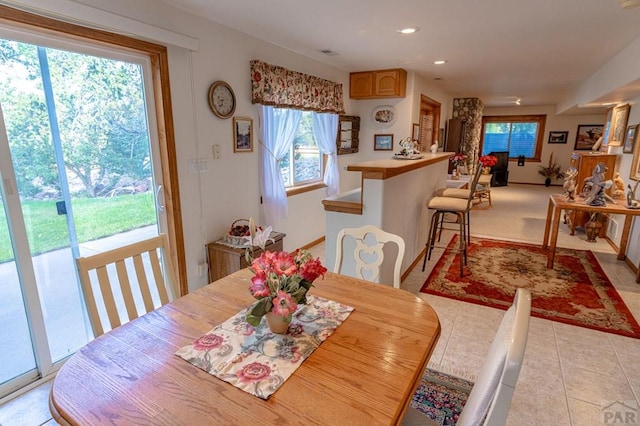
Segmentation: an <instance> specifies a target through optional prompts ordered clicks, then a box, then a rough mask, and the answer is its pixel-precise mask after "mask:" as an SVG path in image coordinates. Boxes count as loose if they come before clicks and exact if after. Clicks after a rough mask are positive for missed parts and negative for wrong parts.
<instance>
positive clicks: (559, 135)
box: [549, 132, 569, 143]
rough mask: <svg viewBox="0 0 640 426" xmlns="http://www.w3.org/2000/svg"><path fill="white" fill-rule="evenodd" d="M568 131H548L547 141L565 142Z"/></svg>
mask: <svg viewBox="0 0 640 426" xmlns="http://www.w3.org/2000/svg"><path fill="white" fill-rule="evenodd" d="M568 136H569V132H549V143H567V137H568Z"/></svg>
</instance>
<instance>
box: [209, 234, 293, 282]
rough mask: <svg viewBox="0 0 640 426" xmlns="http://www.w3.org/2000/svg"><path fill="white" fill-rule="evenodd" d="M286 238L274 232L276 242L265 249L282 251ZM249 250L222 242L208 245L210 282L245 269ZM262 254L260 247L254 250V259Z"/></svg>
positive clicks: (272, 235)
mask: <svg viewBox="0 0 640 426" xmlns="http://www.w3.org/2000/svg"><path fill="white" fill-rule="evenodd" d="M285 236H286V234H283V233H281V232H274V233H272V234H271V237H272V238H273V240H274V241H270V242H269V243H268V244H267V245H266V246H265V249H266V250H268V251H282V250H283V249H282V239H283V238H284V237H285ZM246 251H247V249H246V248H244V247H231V246H228V245H226V244H222V243H221V242H220V241H214V242H212V243H209V244H207V262H208V263H209V282H213V281H215V280H218V279H220V278H222V277H226V276H227V275H229V274H231V273H233V272H236V271H239V270H240V269H244V268H246V267H247V266H249V265H248V264H247V260H246V258H245V253H246ZM261 254H262V250H261V249H260V248H258V247H256V248H254V252H253V257H254V258H255V257H258V256H260V255H261Z"/></svg>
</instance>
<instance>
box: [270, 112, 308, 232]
mask: <svg viewBox="0 0 640 426" xmlns="http://www.w3.org/2000/svg"><path fill="white" fill-rule="evenodd" d="M301 117H302V111H300V110H293V109H282V108H274V107H271V106H267V105H260V123H261V133H260V134H261V137H262V144H261V145H260V146H261V149H260V153H261V159H260V161H261V170H260V173H261V176H260V189H261V190H262V203H263V206H264V217H265V220H266V224H267V225H271V226H273V227H276V226H277V225H278V223H279V222H280V220H282V219H284V218H285V217H287V192H286V190H285V188H284V180H283V179H282V174H281V173H280V165H279V163H280V161H281V160H282V159H283V158H284V157H285V156H287V155H289V149H290V148H291V144H292V143H293V138H294V137H295V135H296V131H297V129H298V124H299V123H300V118H301Z"/></svg>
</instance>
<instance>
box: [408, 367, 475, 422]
mask: <svg viewBox="0 0 640 426" xmlns="http://www.w3.org/2000/svg"><path fill="white" fill-rule="evenodd" d="M472 387H473V382H470V381H468V380H464V379H461V378H459V377H455V376H451V375H449V374H444V373H441V372H439V371H436V370H431V369H429V368H427V369H426V370H425V372H424V374H423V375H422V381H421V382H420V384H419V385H418V389H416V392H415V393H414V394H413V399H412V400H411V403H410V405H411V406H412V407H413V408H415V409H416V410H418V411H419V412H421V413H422V414H424V415H426V416H427V417H429V418H430V419H431V420H433V421H434V422H436V423H437V424H440V425H444V426H448V425H455V424H456V422H457V421H458V416H460V412H461V411H462V407H464V404H465V403H466V402H467V398H468V397H469V393H470V392H471V388H472Z"/></svg>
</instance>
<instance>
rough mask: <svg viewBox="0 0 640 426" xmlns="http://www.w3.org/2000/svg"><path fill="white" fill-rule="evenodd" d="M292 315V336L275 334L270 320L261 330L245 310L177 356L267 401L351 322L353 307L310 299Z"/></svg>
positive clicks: (264, 321) (183, 348) (181, 350)
mask: <svg viewBox="0 0 640 426" xmlns="http://www.w3.org/2000/svg"><path fill="white" fill-rule="evenodd" d="M307 301H308V303H307V304H306V305H300V306H299V307H298V310H297V311H296V312H295V313H294V314H293V319H292V321H291V324H290V325H289V331H288V332H287V334H274V333H272V332H271V331H270V330H269V326H268V325H267V323H266V319H263V320H262V322H260V325H259V326H258V327H253V326H252V325H250V324H248V323H247V322H246V321H245V320H244V317H245V315H246V313H247V311H248V310H249V308H250V307H248V308H245V309H243V310H242V311H240V312H238V313H237V314H236V315H234V316H233V317H231V318H229V319H228V320H227V321H225V322H223V323H222V324H220V325H218V326H217V327H215V328H214V329H212V330H211V331H209V332H208V333H206V334H205V335H203V336H201V337H199V338H197V339H196V340H194V341H193V343H192V344H190V345H187V346H184V347H182V348H180V349H179V350H178V351H177V352H176V355H178V356H179V357H181V358H183V359H185V360H187V361H189V362H190V363H191V364H193V365H195V366H196V367H198V368H200V369H202V370H204V371H206V372H208V373H209V374H211V375H214V376H216V377H218V378H219V379H222V380H224V381H225V382H228V383H231V384H232V385H234V386H236V387H237V388H240V389H242V390H243V391H245V392H248V393H250V394H252V395H255V396H257V397H259V398H262V399H268V398H269V397H270V396H271V395H272V394H273V393H274V392H275V391H276V390H278V388H279V387H280V386H281V385H282V384H283V383H284V382H285V381H286V380H287V379H288V378H289V376H291V374H293V372H294V371H295V370H296V369H297V368H298V367H299V366H300V365H301V364H302V363H303V362H304V360H305V359H306V358H307V357H308V356H309V355H311V353H312V352H313V351H314V350H315V349H316V348H317V347H318V346H320V344H321V343H322V342H323V341H325V340H326V339H327V338H328V337H329V336H331V334H333V332H334V331H335V330H336V328H338V327H339V326H340V324H342V322H343V321H344V320H345V319H347V317H348V316H349V314H350V313H351V312H352V311H353V309H354V308H353V307H351V306H348V305H343V304H342V303H338V302H334V301H332V300H327V299H324V298H322V297H318V296H313V295H309V296H307Z"/></svg>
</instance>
